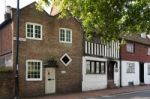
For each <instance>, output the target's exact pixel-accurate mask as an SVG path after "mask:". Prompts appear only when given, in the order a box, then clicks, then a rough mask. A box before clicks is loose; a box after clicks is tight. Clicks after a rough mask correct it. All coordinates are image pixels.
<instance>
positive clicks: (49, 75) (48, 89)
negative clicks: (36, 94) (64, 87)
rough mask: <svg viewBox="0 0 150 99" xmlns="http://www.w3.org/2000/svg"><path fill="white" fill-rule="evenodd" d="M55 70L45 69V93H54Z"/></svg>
mask: <svg viewBox="0 0 150 99" xmlns="http://www.w3.org/2000/svg"><path fill="white" fill-rule="evenodd" d="M55 91H56V87H55V68H45V93H46V94H51V93H55Z"/></svg>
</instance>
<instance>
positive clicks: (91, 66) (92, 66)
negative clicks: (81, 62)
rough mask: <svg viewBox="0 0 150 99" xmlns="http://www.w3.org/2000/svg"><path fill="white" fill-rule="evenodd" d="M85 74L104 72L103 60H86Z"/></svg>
mask: <svg viewBox="0 0 150 99" xmlns="http://www.w3.org/2000/svg"><path fill="white" fill-rule="evenodd" d="M86 73H87V74H105V62H103V61H92V60H87V61H86Z"/></svg>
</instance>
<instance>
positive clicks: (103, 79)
mask: <svg viewBox="0 0 150 99" xmlns="http://www.w3.org/2000/svg"><path fill="white" fill-rule="evenodd" d="M86 60H94V61H105V62H106V64H105V65H106V71H105V74H86ZM117 63H118V68H119V67H120V66H119V61H117ZM119 73H120V71H119V69H118V72H114V83H115V85H116V86H119V81H120V80H119ZM82 75H83V79H82V91H88V90H98V89H105V88H107V59H104V58H96V57H90V56H85V57H83V58H82Z"/></svg>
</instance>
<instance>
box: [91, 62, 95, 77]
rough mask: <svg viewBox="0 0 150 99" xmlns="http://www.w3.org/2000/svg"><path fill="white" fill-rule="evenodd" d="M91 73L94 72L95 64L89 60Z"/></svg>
mask: <svg viewBox="0 0 150 99" xmlns="http://www.w3.org/2000/svg"><path fill="white" fill-rule="evenodd" d="M91 73H92V74H94V73H95V65H94V62H91Z"/></svg>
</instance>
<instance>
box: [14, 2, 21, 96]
mask: <svg viewBox="0 0 150 99" xmlns="http://www.w3.org/2000/svg"><path fill="white" fill-rule="evenodd" d="M18 56H19V0H17V11H16V74H15V97H14V99H20V98H19V66H18V63H19V62H18Z"/></svg>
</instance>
